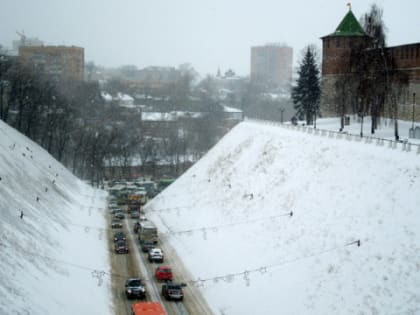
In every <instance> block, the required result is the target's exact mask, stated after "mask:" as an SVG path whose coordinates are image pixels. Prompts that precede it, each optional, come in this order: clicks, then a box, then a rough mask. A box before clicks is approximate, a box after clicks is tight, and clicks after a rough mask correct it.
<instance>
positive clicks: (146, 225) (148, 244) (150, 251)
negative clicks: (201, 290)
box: [134, 220, 186, 301]
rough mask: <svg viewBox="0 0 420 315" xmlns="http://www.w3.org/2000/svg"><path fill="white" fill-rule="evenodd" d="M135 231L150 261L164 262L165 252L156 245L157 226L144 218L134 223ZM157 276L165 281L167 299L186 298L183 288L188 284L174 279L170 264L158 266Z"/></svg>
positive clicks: (160, 280) (163, 289)
mask: <svg viewBox="0 0 420 315" xmlns="http://www.w3.org/2000/svg"><path fill="white" fill-rule="evenodd" d="M134 231H135V232H136V233H137V234H138V238H139V242H140V248H141V251H142V252H144V253H147V259H148V261H149V262H150V263H158V264H163V262H164V253H163V251H162V249H160V248H158V247H156V245H157V243H158V239H157V229H156V227H155V226H154V225H153V224H152V223H151V222H149V221H147V220H143V221H139V222H136V223H135V224H134ZM155 233H156V237H155ZM155 278H156V280H157V281H158V282H163V283H162V291H161V292H162V296H163V297H164V298H165V299H166V300H174V301H182V300H183V299H184V292H183V290H182V288H183V287H185V286H186V284H185V283H178V282H174V281H173V273H172V269H171V267H170V266H166V265H159V266H157V267H156V270H155Z"/></svg>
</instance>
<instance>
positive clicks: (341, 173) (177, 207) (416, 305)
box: [146, 122, 420, 315]
mask: <svg viewBox="0 0 420 315" xmlns="http://www.w3.org/2000/svg"><path fill="white" fill-rule="evenodd" d="M419 205H420V155H417V154H416V152H415V151H414V150H412V151H411V152H405V151H402V150H401V149H391V148H388V146H387V145H384V146H378V145H375V142H373V143H365V142H364V141H361V142H358V141H354V140H352V141H348V140H346V139H345V138H342V139H337V138H336V137H335V136H334V137H332V136H331V137H329V136H328V135H325V136H321V135H314V134H308V133H305V132H302V131H296V130H291V129H290V128H289V129H287V128H281V127H277V126H269V125H263V124H259V123H255V122H243V123H241V124H239V125H237V126H236V127H235V128H234V129H233V130H232V131H231V132H230V133H229V134H228V135H227V136H225V137H224V138H223V139H222V140H221V141H220V142H219V143H218V144H217V145H216V146H215V147H214V148H213V149H212V150H211V151H210V152H209V153H208V154H207V155H206V156H205V157H204V158H203V159H201V160H200V161H199V162H198V163H196V164H195V165H194V166H193V167H192V168H191V169H190V170H188V171H187V172H186V173H185V174H184V175H183V176H181V177H180V178H179V179H178V180H177V181H176V182H175V183H174V184H172V185H171V186H169V187H168V188H167V189H166V190H165V191H164V192H162V193H161V194H160V195H158V196H157V197H156V198H155V199H154V200H152V202H151V203H149V204H148V205H147V207H146V208H147V211H148V212H147V215H148V217H149V218H150V219H152V220H154V221H155V223H156V224H157V225H158V226H159V228H160V231H161V232H162V233H163V234H162V235H161V237H165V238H166V239H168V240H169V242H170V243H171V244H172V246H173V247H174V248H175V250H176V251H177V253H178V255H179V256H180V257H181V258H182V260H183V261H184V263H185V265H186V267H187V268H188V269H189V270H190V272H191V278H188V279H184V280H185V281H189V283H190V284H191V285H197V286H199V287H200V288H201V290H202V292H203V294H204V296H205V297H206V299H207V301H208V304H209V305H210V306H211V307H212V309H213V311H214V312H215V314H224V315H247V314H249V315H255V314H286V315H292V314H298V315H300V314H319V315H325V314H390V315H393V314H420V210H419V209H420V208H419ZM291 212H293V215H291ZM358 241H360V246H358ZM186 298H188V297H186Z"/></svg>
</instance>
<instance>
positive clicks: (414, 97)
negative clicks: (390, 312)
mask: <svg viewBox="0 0 420 315" xmlns="http://www.w3.org/2000/svg"><path fill="white" fill-rule="evenodd" d="M415 106H416V93H413V125H412V126H411V128H412V129H413V134H414V108H415Z"/></svg>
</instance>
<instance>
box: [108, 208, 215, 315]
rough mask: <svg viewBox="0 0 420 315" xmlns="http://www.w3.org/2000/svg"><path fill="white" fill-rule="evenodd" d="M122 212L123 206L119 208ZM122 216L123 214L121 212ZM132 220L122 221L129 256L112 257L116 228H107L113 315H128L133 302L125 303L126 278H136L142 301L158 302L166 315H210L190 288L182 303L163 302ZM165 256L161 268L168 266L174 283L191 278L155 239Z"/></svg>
mask: <svg viewBox="0 0 420 315" xmlns="http://www.w3.org/2000/svg"><path fill="white" fill-rule="evenodd" d="M122 208H123V210H125V207H122ZM125 213H126V211H125ZM107 216H108V218H107V222H108V224H109V225H108V226H110V222H111V216H112V215H111V214H110V212H109V211H108V214H107ZM134 222H135V221H134V220H132V219H130V218H127V215H126V218H125V219H124V220H123V229H122V230H123V231H124V232H125V234H126V236H127V241H128V246H129V249H130V253H129V254H115V253H114V247H113V245H114V242H113V234H114V232H115V231H117V230H119V229H108V230H107V231H108V233H107V234H108V235H107V237H108V244H109V255H110V262H111V270H112V275H113V276H112V277H111V287H112V295H113V309H114V313H115V314H117V315H130V314H131V313H130V306H131V303H133V302H134V300H128V299H127V298H126V296H125V293H124V283H125V280H126V279H127V278H129V277H133V278H135V277H139V278H141V279H142V280H143V281H144V282H145V284H146V291H147V295H146V300H147V301H156V302H160V303H161V304H162V305H163V307H164V309H165V310H166V312H167V314H168V315H213V312H212V311H211V310H210V308H209V307H208V305H207V303H206V301H205V300H204V299H203V297H202V296H201V293H200V292H199V291H198V289H197V288H196V287H194V286H187V287H185V288H184V290H183V291H184V300H183V302H174V301H166V300H165V299H162V296H161V294H160V290H161V285H160V283H158V282H157V281H156V280H155V278H154V271H155V269H156V267H157V266H158V264H156V263H153V264H151V263H149V262H148V260H147V254H146V253H143V252H142V251H141V249H140V247H139V243H138V240H137V234H135V233H134V232H133V225H134ZM158 246H159V247H160V248H162V250H163V252H164V254H165V262H164V265H169V266H171V268H172V270H173V273H174V280H175V281H176V280H177V279H191V277H190V275H189V273H188V271H187V270H186V269H185V267H184V265H183V264H182V261H181V260H180V258H179V257H178V256H177V255H176V252H175V251H174V250H173V248H171V247H170V246H169V244H167V242H166V241H165V240H164V239H159V245H158Z"/></svg>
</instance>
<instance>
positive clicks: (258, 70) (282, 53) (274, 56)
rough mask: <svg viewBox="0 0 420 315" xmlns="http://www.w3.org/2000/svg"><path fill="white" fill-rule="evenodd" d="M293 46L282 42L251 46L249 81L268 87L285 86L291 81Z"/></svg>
mask: <svg viewBox="0 0 420 315" xmlns="http://www.w3.org/2000/svg"><path fill="white" fill-rule="evenodd" d="M292 63H293V48H291V47H288V46H286V45H282V44H266V45H264V46H255V47H251V81H252V82H254V83H258V84H262V85H265V86H266V87H268V88H279V87H287V86H288V85H290V83H291V81H292Z"/></svg>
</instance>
